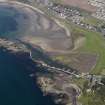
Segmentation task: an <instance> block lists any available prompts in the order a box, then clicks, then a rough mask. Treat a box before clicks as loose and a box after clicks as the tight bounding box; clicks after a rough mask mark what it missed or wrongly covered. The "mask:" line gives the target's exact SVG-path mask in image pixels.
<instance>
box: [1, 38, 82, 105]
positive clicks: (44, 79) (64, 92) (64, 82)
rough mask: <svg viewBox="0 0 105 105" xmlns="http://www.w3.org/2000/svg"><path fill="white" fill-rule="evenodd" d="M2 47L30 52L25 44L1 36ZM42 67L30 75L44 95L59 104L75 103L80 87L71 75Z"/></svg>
mask: <svg viewBox="0 0 105 105" xmlns="http://www.w3.org/2000/svg"><path fill="white" fill-rule="evenodd" d="M0 48H4V50H5V51H6V50H7V51H10V52H11V53H13V54H17V55H18V54H19V53H20V54H24V53H25V54H26V53H27V54H29V53H30V50H29V49H27V47H26V46H25V45H23V44H21V43H19V42H12V41H9V40H7V39H2V38H0ZM28 56H29V55H28ZM22 59H23V58H22ZM33 63H34V61H33ZM33 69H34V68H33ZM40 69H42V68H40V67H39V71H38V72H35V71H34V70H32V71H33V73H31V74H30V77H32V78H33V79H36V82H37V84H38V86H39V88H40V89H41V90H42V92H43V95H45V96H50V97H52V99H53V100H54V102H55V103H56V104H58V105H70V103H72V104H73V103H75V102H74V101H76V99H77V97H78V94H79V92H80V89H79V88H78V87H77V86H76V85H75V84H72V77H71V76H69V75H67V74H64V73H61V72H59V73H58V72H49V71H48V72H47V73H43V71H40ZM43 69H46V68H43ZM61 78H62V79H61ZM68 84H69V85H68Z"/></svg>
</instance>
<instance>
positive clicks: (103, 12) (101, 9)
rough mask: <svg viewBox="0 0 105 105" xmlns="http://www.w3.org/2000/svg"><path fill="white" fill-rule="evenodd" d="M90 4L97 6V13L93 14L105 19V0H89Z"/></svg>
mask: <svg viewBox="0 0 105 105" xmlns="http://www.w3.org/2000/svg"><path fill="white" fill-rule="evenodd" d="M89 4H90V5H93V6H95V7H97V11H96V13H93V14H92V16H94V17H96V18H98V19H101V20H105V0H89Z"/></svg>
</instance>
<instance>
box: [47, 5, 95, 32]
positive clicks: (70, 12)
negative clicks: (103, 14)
mask: <svg viewBox="0 0 105 105" xmlns="http://www.w3.org/2000/svg"><path fill="white" fill-rule="evenodd" d="M48 9H49V10H50V11H52V13H53V14H54V15H57V16H59V17H60V18H64V19H67V20H69V21H70V22H73V23H75V24H77V25H79V26H81V27H83V28H86V29H89V30H93V31H97V28H96V27H95V26H92V25H90V24H86V23H84V22H83V20H84V16H83V15H82V14H81V13H80V11H79V10H78V9H76V8H74V7H70V6H69V7H68V6H64V5H61V4H52V5H49V6H48Z"/></svg>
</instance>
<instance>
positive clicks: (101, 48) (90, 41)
mask: <svg viewBox="0 0 105 105" xmlns="http://www.w3.org/2000/svg"><path fill="white" fill-rule="evenodd" d="M75 31H77V32H81V33H83V34H84V35H85V37H86V42H85V44H84V45H83V47H82V48H81V49H80V51H85V52H89V53H96V54H97V55H98V56H99V59H98V62H97V64H96V67H95V68H94V70H92V73H95V74H100V73H101V72H102V70H104V69H105V39H104V38H103V36H101V34H100V33H96V32H91V31H87V30H85V29H80V28H76V29H75Z"/></svg>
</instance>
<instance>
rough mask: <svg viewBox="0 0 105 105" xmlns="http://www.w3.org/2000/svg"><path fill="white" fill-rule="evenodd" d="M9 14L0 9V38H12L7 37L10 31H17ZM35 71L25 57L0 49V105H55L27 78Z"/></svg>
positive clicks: (33, 81)
mask: <svg viewBox="0 0 105 105" xmlns="http://www.w3.org/2000/svg"><path fill="white" fill-rule="evenodd" d="M7 9H8V8H7ZM11 12H12V11H11ZM11 14H13V13H11ZM11 14H10V12H8V10H5V9H4V8H0V38H1V37H3V38H7V36H8V37H13V36H9V35H10V34H11V31H16V30H17V23H16V21H15V20H14V16H13V15H11ZM19 56H20V57H19ZM37 69H38V68H37V67H36V65H35V64H34V66H33V63H32V60H31V59H29V58H27V57H26V56H23V55H22V54H20V55H18V57H17V55H14V54H13V53H10V52H9V51H7V50H5V49H4V48H0V105H55V104H54V102H53V100H52V99H51V97H50V96H43V93H42V91H41V90H40V88H39V87H38V86H37V84H36V80H35V78H31V77H30V76H29V74H30V72H32V70H34V72H35V71H37Z"/></svg>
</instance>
